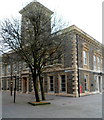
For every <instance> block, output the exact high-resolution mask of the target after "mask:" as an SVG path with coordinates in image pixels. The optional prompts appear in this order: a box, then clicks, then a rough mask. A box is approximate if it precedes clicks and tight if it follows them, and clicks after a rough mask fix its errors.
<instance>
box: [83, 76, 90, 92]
mask: <svg viewBox="0 0 104 120" xmlns="http://www.w3.org/2000/svg"><path fill="white" fill-rule="evenodd" d="M84 82H85V92H87V91H89V88H88V75H85V76H84Z"/></svg>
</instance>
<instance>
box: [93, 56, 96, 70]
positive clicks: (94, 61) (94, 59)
mask: <svg viewBox="0 0 104 120" xmlns="http://www.w3.org/2000/svg"><path fill="white" fill-rule="evenodd" d="M93 64H94V70H96V69H97V66H96V65H97V59H96V56H95V55H94V56H93Z"/></svg>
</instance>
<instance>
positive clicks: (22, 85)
mask: <svg viewBox="0 0 104 120" xmlns="http://www.w3.org/2000/svg"><path fill="white" fill-rule="evenodd" d="M21 80H22V82H21V83H22V85H21V90H22V91H21V93H23V77H22V78H21Z"/></svg>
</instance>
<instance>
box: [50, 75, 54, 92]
mask: <svg viewBox="0 0 104 120" xmlns="http://www.w3.org/2000/svg"><path fill="white" fill-rule="evenodd" d="M50 91H54V80H53V76H50Z"/></svg>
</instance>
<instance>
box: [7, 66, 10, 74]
mask: <svg viewBox="0 0 104 120" xmlns="http://www.w3.org/2000/svg"><path fill="white" fill-rule="evenodd" d="M7 72H8V73H10V65H8V66H7Z"/></svg>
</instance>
